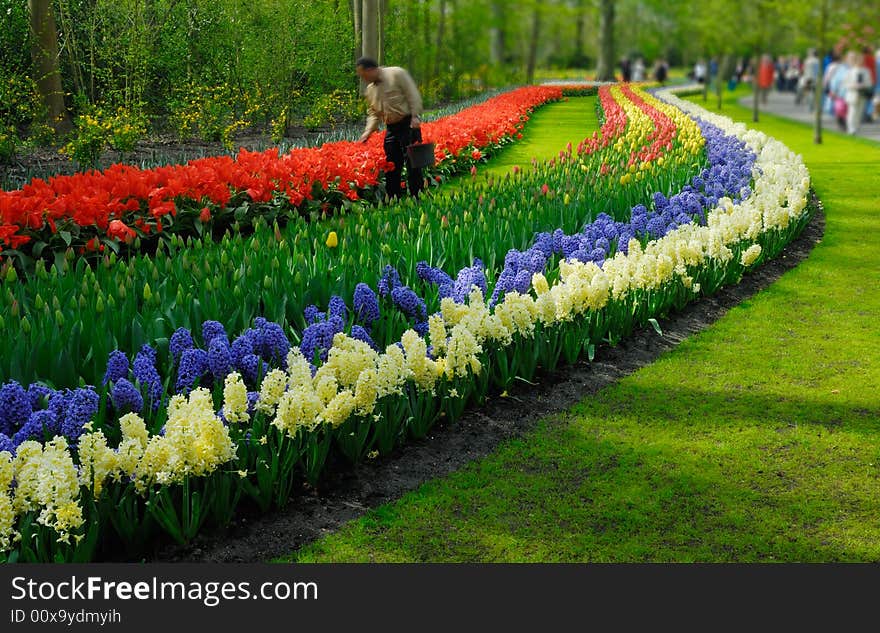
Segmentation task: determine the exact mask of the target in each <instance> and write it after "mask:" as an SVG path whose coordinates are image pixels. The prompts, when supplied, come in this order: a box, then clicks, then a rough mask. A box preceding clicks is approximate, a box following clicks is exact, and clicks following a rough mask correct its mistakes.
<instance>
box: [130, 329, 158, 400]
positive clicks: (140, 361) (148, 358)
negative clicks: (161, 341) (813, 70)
mask: <svg viewBox="0 0 880 633" xmlns="http://www.w3.org/2000/svg"><path fill="white" fill-rule="evenodd" d="M133 373H134V377H135V378H136V379H137V381H138V382H139V383H140V386H141V389H146V390H147V397H148V398H149V401H150V407H151V408H152V409H153V411H156V410H157V409H158V408H159V405H161V404H162V378H161V377H160V376H159V372H158V371H156V350H154V349H153V348H152V347H150V346H149V345H143V346H142V347H141V350H140V351H139V352H138V353H137V356H135V358H134V371H133Z"/></svg>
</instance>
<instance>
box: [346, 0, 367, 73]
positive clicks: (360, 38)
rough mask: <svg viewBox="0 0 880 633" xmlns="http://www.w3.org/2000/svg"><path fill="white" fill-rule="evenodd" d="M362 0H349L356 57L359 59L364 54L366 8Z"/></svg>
mask: <svg viewBox="0 0 880 633" xmlns="http://www.w3.org/2000/svg"><path fill="white" fill-rule="evenodd" d="M362 4H363V3H362V0H349V7H351V19H352V23H353V24H354V57H355V59H357V58H358V57H360V56H361V55H363V54H364V29H363V17H364V9H363V6H362Z"/></svg>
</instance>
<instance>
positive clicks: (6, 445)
mask: <svg viewBox="0 0 880 633" xmlns="http://www.w3.org/2000/svg"><path fill="white" fill-rule="evenodd" d="M3 452H6V453H9V454H11V455H12V456H13V457H15V445H14V444H13V443H12V440H11V439H10V438H9V436H8V435H6V433H0V453H3Z"/></svg>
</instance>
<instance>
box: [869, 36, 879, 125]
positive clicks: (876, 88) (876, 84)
mask: <svg viewBox="0 0 880 633" xmlns="http://www.w3.org/2000/svg"><path fill="white" fill-rule="evenodd" d="M877 77H880V48H878V49H877V52H876V53H875V54H874V99H873V100H872V103H873V109H872V112H871V114H872V118H873V120H874V121H877V120H878V119H880V82H878V81H877Z"/></svg>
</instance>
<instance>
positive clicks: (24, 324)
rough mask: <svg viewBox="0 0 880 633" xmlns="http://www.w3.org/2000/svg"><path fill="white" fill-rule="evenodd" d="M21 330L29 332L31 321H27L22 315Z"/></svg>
mask: <svg viewBox="0 0 880 633" xmlns="http://www.w3.org/2000/svg"><path fill="white" fill-rule="evenodd" d="M21 331H22V332H24V333H25V334H30V333H31V322H30V321H28V318H27V317H22V319H21Z"/></svg>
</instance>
